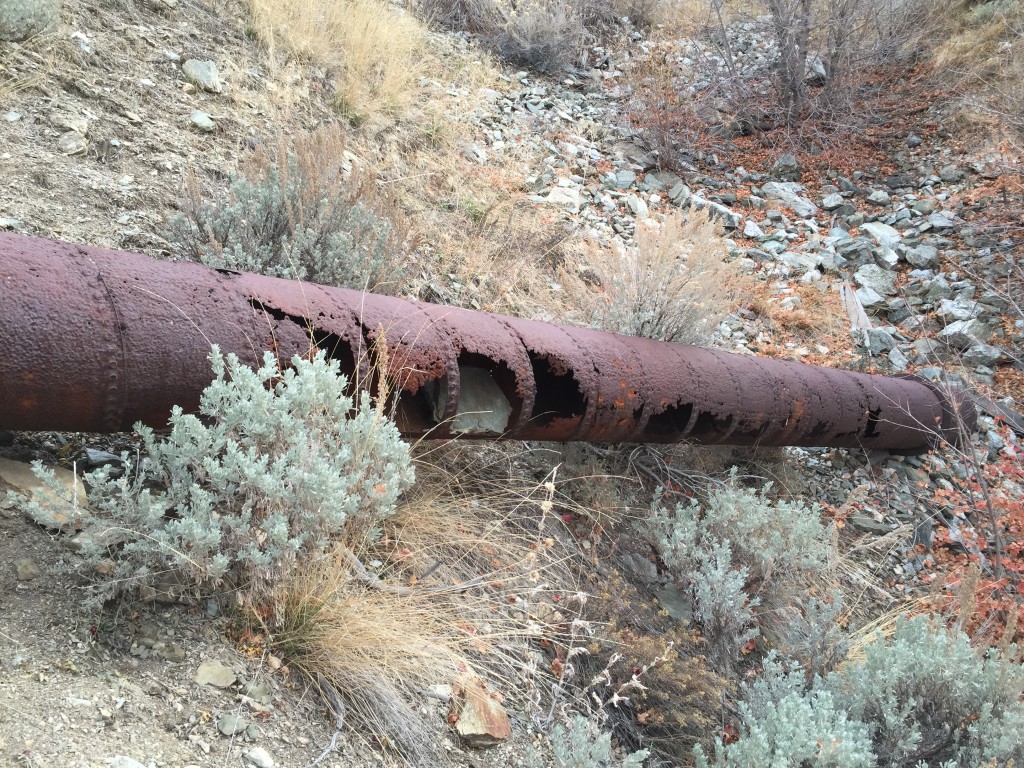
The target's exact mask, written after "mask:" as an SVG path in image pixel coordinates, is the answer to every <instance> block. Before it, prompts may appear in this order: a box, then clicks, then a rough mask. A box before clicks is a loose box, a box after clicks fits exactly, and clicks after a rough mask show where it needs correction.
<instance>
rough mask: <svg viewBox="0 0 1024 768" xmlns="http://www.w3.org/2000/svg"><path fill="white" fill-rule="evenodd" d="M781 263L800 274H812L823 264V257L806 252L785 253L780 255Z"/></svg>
mask: <svg viewBox="0 0 1024 768" xmlns="http://www.w3.org/2000/svg"><path fill="white" fill-rule="evenodd" d="M779 261H780V262H782V263H783V264H785V265H786V266H787V267H791V268H792V269H796V270H799V271H800V272H810V271H811V270H812V269H815V268H816V267H817V266H818V264H820V263H821V256H819V255H818V254H816V253H807V252H806V251H783V252H782V253H780V254H779Z"/></svg>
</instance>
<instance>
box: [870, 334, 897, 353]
mask: <svg viewBox="0 0 1024 768" xmlns="http://www.w3.org/2000/svg"><path fill="white" fill-rule="evenodd" d="M865 336H866V337H867V347H868V352H870V353H871V354H872V355H880V354H882V353H883V352H886V351H888V350H890V349H894V348H895V347H896V339H895V338H893V335H892V334H891V333H889V332H888V331H887V330H885V329H884V328H870V329H868V331H867V332H866V333H865Z"/></svg>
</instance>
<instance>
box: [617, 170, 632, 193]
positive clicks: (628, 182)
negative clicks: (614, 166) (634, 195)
mask: <svg viewBox="0 0 1024 768" xmlns="http://www.w3.org/2000/svg"><path fill="white" fill-rule="evenodd" d="M634 184H636V172H635V171H630V170H628V169H625V170H621V171H619V172H618V173H616V174H615V186H616V187H618V188H619V189H629V188H630V187H631V186H633V185H634Z"/></svg>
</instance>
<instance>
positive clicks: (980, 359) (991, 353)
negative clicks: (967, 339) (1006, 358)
mask: <svg viewBox="0 0 1024 768" xmlns="http://www.w3.org/2000/svg"><path fill="white" fill-rule="evenodd" d="M1002 358H1003V350H1002V349H1000V348H999V347H996V346H994V345H992V344H984V343H979V344H973V345H971V347H970V348H969V349H968V350H967V351H966V352H964V354H963V357H962V360H963V361H964V363H965V364H966V365H984V366H986V367H988V368H991V367H992V366H994V365H996V364H998V363H999V361H1000V360H1001V359H1002Z"/></svg>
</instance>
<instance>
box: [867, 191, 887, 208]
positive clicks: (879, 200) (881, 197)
mask: <svg viewBox="0 0 1024 768" xmlns="http://www.w3.org/2000/svg"><path fill="white" fill-rule="evenodd" d="M890 200H891V198H890V197H889V193H888V192H886V191H885V190H884V189H873V190H871V194H870V195H868V202H869V203H874V204H875V205H888V204H889V202H890Z"/></svg>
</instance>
